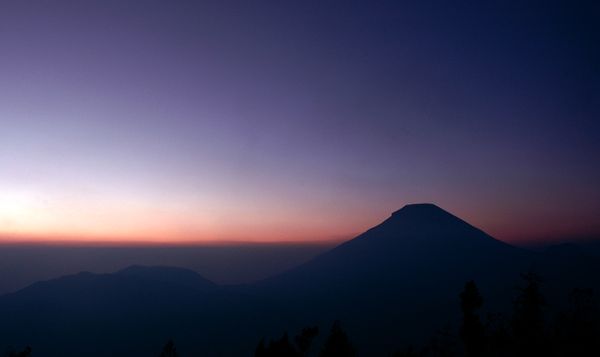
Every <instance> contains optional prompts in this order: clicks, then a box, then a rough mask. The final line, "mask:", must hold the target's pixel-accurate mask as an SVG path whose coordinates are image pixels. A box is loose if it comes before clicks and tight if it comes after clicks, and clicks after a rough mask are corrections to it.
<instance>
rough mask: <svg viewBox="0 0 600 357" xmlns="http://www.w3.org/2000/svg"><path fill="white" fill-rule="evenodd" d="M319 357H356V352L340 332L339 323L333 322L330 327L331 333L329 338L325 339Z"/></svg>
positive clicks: (344, 334) (342, 332)
mask: <svg viewBox="0 0 600 357" xmlns="http://www.w3.org/2000/svg"><path fill="white" fill-rule="evenodd" d="M319 356H320V357H354V356H356V351H355V350H354V347H353V346H352V344H350V341H349V340H348V336H347V335H346V333H345V332H344V331H343V330H342V326H341V324H340V322H339V321H335V322H334V323H333V326H332V327H331V332H330V333H329V337H327V341H325V345H324V346H323V349H322V350H321V353H320V354H319Z"/></svg>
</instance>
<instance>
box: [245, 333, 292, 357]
mask: <svg viewBox="0 0 600 357" xmlns="http://www.w3.org/2000/svg"><path fill="white" fill-rule="evenodd" d="M254 356H255V357H299V356H301V355H300V354H299V353H298V352H297V351H296V349H295V348H294V346H293V345H292V344H291V343H290V339H289V337H288V334H287V332H286V333H284V334H283V336H282V337H281V338H280V339H278V340H272V341H270V342H269V345H268V346H266V345H265V339H264V338H263V339H261V340H260V342H259V344H258V346H257V347H256V350H255V351H254Z"/></svg>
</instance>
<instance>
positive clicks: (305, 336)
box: [295, 326, 319, 356]
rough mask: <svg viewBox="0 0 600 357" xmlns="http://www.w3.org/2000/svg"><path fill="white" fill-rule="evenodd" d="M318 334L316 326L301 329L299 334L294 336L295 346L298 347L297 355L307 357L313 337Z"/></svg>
mask: <svg viewBox="0 0 600 357" xmlns="http://www.w3.org/2000/svg"><path fill="white" fill-rule="evenodd" d="M318 334H319V328H318V327H317V326H314V327H305V328H303V329H302V331H301V332H300V334H298V336H296V338H295V341H296V346H297V347H298V353H299V354H300V356H306V355H308V351H309V350H310V345H311V344H312V341H313V340H314V338H315V337H317V335H318Z"/></svg>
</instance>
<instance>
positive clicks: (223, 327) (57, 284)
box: [0, 204, 600, 356]
mask: <svg viewBox="0 0 600 357" xmlns="http://www.w3.org/2000/svg"><path fill="white" fill-rule="evenodd" d="M530 270H533V271H536V272H537V273H538V274H540V275H541V276H542V277H543V278H544V292H545V294H546V295H547V296H548V298H549V299H550V300H551V301H556V302H557V304H560V303H561V299H564V298H565V297H566V294H567V293H568V291H569V290H570V289H571V288H573V287H588V286H591V287H595V288H600V281H599V278H598V277H599V276H600V261H599V260H598V259H597V258H595V257H593V256H588V255H586V254H585V253H584V252H581V251H580V250H578V249H574V248H573V247H572V246H564V247H560V246H559V247H555V248H554V249H551V250H548V251H545V252H532V251H529V250H526V249H522V248H517V247H514V246H511V245H509V244H506V243H503V242H501V241H498V240H496V239H494V238H493V237H491V236H489V235H488V234H486V233H485V232H483V231H481V230H479V229H477V228H475V227H473V226H472V225H470V224H468V223H466V222H465V221H463V220H461V219H459V218H457V217H456V216H454V215H452V214H450V213H448V212H446V211H444V210H443V209H441V208H439V207H437V206H435V205H432V204H416V205H407V206H405V207H403V208H402V209H400V210H398V211H396V212H394V213H393V214H392V215H391V216H390V217H389V218H388V219H386V220H385V221H384V222H382V223H381V224H379V225H377V226H375V227H373V228H371V229H369V230H368V231H366V232H365V233H363V234H361V235H359V236H358V237H356V238H354V239H352V240H350V241H348V242H346V243H343V244H341V245H339V246H338V247H336V248H334V249H332V250H330V251H328V252H326V253H323V254H321V255H319V256H317V257H316V258H314V259H312V260H311V261H309V262H307V263H305V264H302V265H300V266H298V267H296V268H293V269H291V270H289V271H287V272H285V273H282V274H279V275H277V276H274V277H271V278H268V279H266V280H263V281H260V282H258V283H256V284H251V285H242V286H218V285H216V284H214V283H212V282H210V281H208V280H206V279H204V278H203V277H201V276H199V275H198V274H196V273H195V272H193V271H190V270H185V269H179V268H169V267H142V266H132V267H129V268H126V269H123V270H121V271H118V272H116V273H113V274H91V273H80V274H76V275H71V276H66V277H62V278H59V279H55V280H50V281H46V282H40V283H36V284H33V285H31V286H29V287H27V288H25V289H23V290H20V291H18V292H16V293H14V294H9V295H5V296H2V297H0V316H2V317H3V321H5V322H6V321H8V323H4V324H2V325H1V326H0V348H2V346H6V345H8V344H13V345H19V344H26V343H27V344H31V345H32V346H33V347H34V350H35V349H37V350H38V351H39V355H61V356H75V355H81V354H85V355H88V356H94V355H95V356H120V355H123V356H125V355H136V356H137V355H140V356H141V355H149V354H151V353H156V352H153V351H157V350H158V349H159V348H160V346H161V344H162V343H164V341H166V339H168V338H174V339H175V340H176V341H177V342H178V346H179V347H180V349H181V350H185V351H187V352H189V353H190V354H194V353H198V354H200V353H202V354H203V355H209V356H211V355H223V356H227V355H249V354H251V353H252V351H253V348H254V346H255V344H256V342H257V341H258V340H259V338H260V337H262V336H274V335H275V334H280V333H281V332H282V331H284V330H288V331H290V333H293V332H294V331H297V330H298V329H299V328H300V327H302V326H306V325H315V324H317V325H320V326H322V328H323V331H324V330H326V329H327V326H328V325H329V324H330V323H331V322H332V321H333V320H336V319H340V320H342V322H343V324H344V326H345V327H346V328H347V330H348V334H349V336H351V338H352V339H353V341H355V343H356V344H357V346H358V347H359V351H361V350H362V351H363V352H365V351H368V352H369V353H363V355H373V354H381V355H386V354H387V353H389V352H391V351H393V350H395V349H396V348H398V347H399V346H400V345H401V344H405V343H409V342H414V343H418V342H421V340H422V339H423V338H425V337H426V336H427V337H428V336H431V335H432V333H433V332H434V330H436V329H438V328H440V327H442V326H443V325H445V324H447V323H451V324H454V325H456V321H457V318H458V315H459V309H458V294H459V293H460V292H461V290H462V289H463V286H464V283H465V282H466V281H467V280H471V279H473V280H475V281H476V282H477V285H478V286H479V288H480V291H481V293H482V295H483V296H484V299H485V305H484V307H485V309H486V311H496V312H505V313H506V312H508V311H509V309H510V308H511V303H512V299H513V297H514V296H515V292H516V291H515V287H516V285H517V284H518V283H519V274H520V273H521V272H526V271H530Z"/></svg>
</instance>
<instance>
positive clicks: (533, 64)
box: [0, 0, 600, 242]
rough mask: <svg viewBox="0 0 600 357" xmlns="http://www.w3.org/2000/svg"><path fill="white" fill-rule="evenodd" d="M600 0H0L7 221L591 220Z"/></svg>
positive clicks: (349, 225)
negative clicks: (426, 216) (417, 206)
mask: <svg viewBox="0 0 600 357" xmlns="http://www.w3.org/2000/svg"><path fill="white" fill-rule="evenodd" d="M522 3H527V4H526V5H525V4H522ZM575 3H576V5H575ZM592 3H593V2H592V1H590V2H589V3H586V2H585V1H563V2H557V1H527V2H523V1H456V2H449V1H227V0H225V1H224V0H218V1H187V0H179V1H156V0H148V1H133V0H97V1H92V0H89V1H80V0H69V1H64V0H53V1H41V0H30V1H28V0H25V1H17V0H8V1H2V2H1V3H0V236H1V237H2V238H0V241H4V242H8V241H15V240H17V241H19V240H35V241H48V240H85V241H94V242H106V241H110V242H124V241H127V242H131V241H142V242H149V241H153V242H205V241H210V242H212V241H320V240H336V239H344V238H350V237H351V236H352V235H353V234H355V233H359V232H360V231H362V230H364V229H366V228H368V227H370V226H372V225H374V224H376V223H378V222H379V221H381V220H383V219H384V218H386V217H387V216H388V215H389V214H390V213H391V212H392V211H394V210H396V209H398V208H400V207H401V206H403V205H404V204H406V203H411V202H434V203H437V204H438V205H440V206H441V207H443V208H445V209H447V210H449V211H451V212H453V213H455V214H457V215H459V216H460V217H462V218H464V219H466V220H468V221H469V222H471V223H472V224H474V225H476V226H478V227H481V228H483V229H484V230H486V231H487V232H488V233H490V234H492V235H494V236H496V237H497V238H499V239H503V240H506V241H513V242H514V241H525V240H536V239H558V238H563V237H581V236H592V235H598V234H600V160H599V154H600V75H599V73H600V70H599V64H600V49H599V48H600V46H599V45H598V44H599V43H600V36H599V33H600V26H599V24H600V21H599V19H600V10H599V7H598V5H592ZM569 4H571V5H569Z"/></svg>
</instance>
